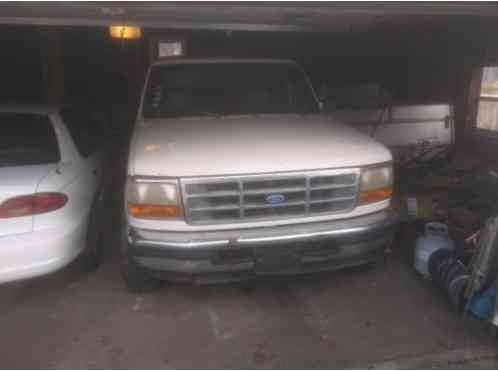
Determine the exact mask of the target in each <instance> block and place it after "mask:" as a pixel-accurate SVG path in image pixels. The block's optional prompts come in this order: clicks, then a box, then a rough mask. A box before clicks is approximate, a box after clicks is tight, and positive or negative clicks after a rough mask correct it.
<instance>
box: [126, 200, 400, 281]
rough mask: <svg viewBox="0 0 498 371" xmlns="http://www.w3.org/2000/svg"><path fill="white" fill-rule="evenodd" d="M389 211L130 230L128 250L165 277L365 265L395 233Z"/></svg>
mask: <svg viewBox="0 0 498 371" xmlns="http://www.w3.org/2000/svg"><path fill="white" fill-rule="evenodd" d="M396 224H397V216H396V215H395V214H394V213H393V212H392V211H391V210H384V211H381V212H377V213H374V214H370V215H366V216H361V217H356V218H352V219H345V220H339V221H330V222H321V223H305V224H298V225H287V226H282V227H266V228H254V229H240V230H230V231H215V232H196V233H184V232H157V231H149V230H139V229H134V228H130V229H129V233H128V251H127V253H128V254H129V255H131V257H132V258H133V259H134V260H135V262H136V263H137V264H138V265H139V266H141V267H142V268H144V269H146V270H148V271H150V272H152V273H154V274H156V275H158V276H161V277H164V278H166V279H172V280H190V281H201V282H220V281H222V282H225V281H232V280H240V279H247V278H251V277H254V276H257V275H275V274H297V273H307V272H317V271H325V270H335V269H340V268H344V267H351V266H356V265H362V264H365V263H369V262H371V261H374V260H376V259H377V258H379V257H380V256H381V255H382V253H383V248H384V246H385V245H386V243H387V242H388V241H389V240H390V238H391V237H392V232H393V230H394V227H395V225H396Z"/></svg>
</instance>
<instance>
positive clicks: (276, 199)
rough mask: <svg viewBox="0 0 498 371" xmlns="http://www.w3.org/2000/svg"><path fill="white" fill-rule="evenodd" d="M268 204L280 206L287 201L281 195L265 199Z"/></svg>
mask: <svg viewBox="0 0 498 371" xmlns="http://www.w3.org/2000/svg"><path fill="white" fill-rule="evenodd" d="M265 200H266V203H267V204H271V205H278V204H281V203H282V202H284V201H285V196H284V195H280V194H272V195H268V196H266V198H265Z"/></svg>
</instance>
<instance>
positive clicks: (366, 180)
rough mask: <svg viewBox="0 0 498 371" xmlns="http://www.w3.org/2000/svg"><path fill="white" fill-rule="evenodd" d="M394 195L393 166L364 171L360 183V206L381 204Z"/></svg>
mask: <svg viewBox="0 0 498 371" xmlns="http://www.w3.org/2000/svg"><path fill="white" fill-rule="evenodd" d="M392 194H393V169H392V166H380V167H372V168H367V169H364V170H362V172H361V182H360V197H359V203H360V205H364V204H369V203H372V202H379V201H382V200H386V199H388V198H390V197H391V196H392Z"/></svg>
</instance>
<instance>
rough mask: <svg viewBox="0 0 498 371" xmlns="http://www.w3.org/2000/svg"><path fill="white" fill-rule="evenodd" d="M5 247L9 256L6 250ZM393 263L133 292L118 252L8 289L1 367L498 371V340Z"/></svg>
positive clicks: (2, 292) (1, 324)
mask: <svg viewBox="0 0 498 371" xmlns="http://www.w3.org/2000/svg"><path fill="white" fill-rule="evenodd" d="M3 248H5V247H3ZM395 255H396V254H391V255H390V256H388V259H387V261H386V263H385V265H381V266H377V267H374V268H371V269H369V270H366V271H351V270H350V271H342V272H332V273H326V274H319V275H312V276H302V277H299V278H289V279H285V280H274V279H271V280H267V279H265V280H262V281H258V282H255V283H252V284H249V285H247V284H246V285H229V286H190V285H180V284H167V285H165V287H163V288H162V289H160V290H158V291H155V292H152V293H147V294H143V295H136V294H130V293H128V292H127V291H126V289H125V287H124V284H123V282H122V280H121V278H120V276H119V266H118V259H117V254H113V257H109V258H108V259H107V260H106V262H105V264H104V265H103V266H101V267H100V269H99V270H98V271H97V272H94V273H90V274H86V273H83V272H82V271H81V269H80V266H79V265H78V264H77V263H76V264H73V265H72V266H70V267H69V268H68V269H65V270H63V271H61V272H58V273H55V274H53V275H51V276H48V277H44V278H39V279H34V280H30V281H25V282H19V283H14V284H9V285H4V286H2V287H0V310H1V313H2V316H1V317H0V328H1V332H0V344H1V347H0V349H1V356H0V367H1V368H358V367H360V368H385V367H387V368H397V367H401V368H413V367H423V368H426V367H439V368H469V367H470V368H471V367H482V368H494V369H496V368H497V366H498V359H497V353H496V352H497V351H496V340H495V339H493V338H491V337H490V336H488V334H487V332H486V331H485V329H484V328H483V327H482V326H481V325H480V324H478V323H475V322H469V321H462V320H461V319H460V317H459V316H458V315H456V314H455V313H452V312H450V310H449V308H448V305H447V304H446V302H445V300H444V298H443V297H442V296H441V295H439V294H438V292H437V291H436V290H434V289H433V288H432V287H431V286H430V285H429V284H426V283H424V282H422V281H421V280H420V279H419V278H418V277H417V276H416V275H415V274H414V273H412V272H411V271H410V270H409V269H407V267H406V266H404V265H402V264H400V260H399V258H397V257H396V256H395Z"/></svg>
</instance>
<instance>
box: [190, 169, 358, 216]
mask: <svg viewBox="0 0 498 371" xmlns="http://www.w3.org/2000/svg"><path fill="white" fill-rule="evenodd" d="M358 179H359V169H347V170H344V169H340V170H321V171H314V172H309V173H285V174H264V175H243V176H227V177H203V178H183V179H181V186H182V194H183V202H184V206H185V214H186V218H187V222H188V223H189V224H217V223H236V222H250V221H260V220H261V221H262V220H275V219H284V218H295V217H303V216H316V215H320V214H327V213H338V212H346V211H350V210H352V209H353V208H354V206H355V204H356V196H357V193H358Z"/></svg>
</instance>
